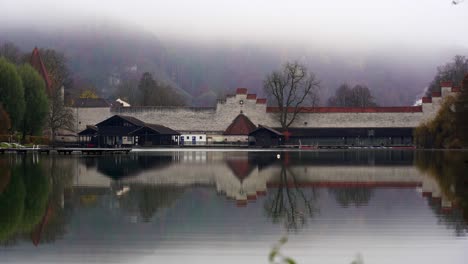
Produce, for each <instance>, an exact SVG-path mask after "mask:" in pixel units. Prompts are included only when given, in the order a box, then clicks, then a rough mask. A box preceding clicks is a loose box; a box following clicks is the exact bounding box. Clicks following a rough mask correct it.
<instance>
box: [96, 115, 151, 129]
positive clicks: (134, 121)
mask: <svg viewBox="0 0 468 264" xmlns="http://www.w3.org/2000/svg"><path fill="white" fill-rule="evenodd" d="M114 118H121V119H123V120H125V121H127V122H129V123H131V124H133V125H135V126H139V127H142V126H145V122H143V121H141V120H140V119H138V118H135V117H132V116H124V115H114V116H111V117H109V118H107V119H106V120H104V121H101V122H99V123H97V124H96V126H97V127H99V125H102V124H103V123H105V122H107V121H109V120H111V119H114Z"/></svg>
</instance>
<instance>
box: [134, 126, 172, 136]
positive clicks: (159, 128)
mask: <svg viewBox="0 0 468 264" xmlns="http://www.w3.org/2000/svg"><path fill="white" fill-rule="evenodd" d="M145 129H148V130H150V131H152V132H154V133H156V134H160V135H180V133H179V132H177V131H175V130H172V129H170V128H168V127H165V126H163V125H158V124H148V123H145V125H144V126H143V127H140V128H137V129H135V130H134V131H132V132H130V133H129V134H138V132H140V131H142V130H145Z"/></svg>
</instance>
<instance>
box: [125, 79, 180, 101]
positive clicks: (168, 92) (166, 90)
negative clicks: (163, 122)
mask: <svg viewBox="0 0 468 264" xmlns="http://www.w3.org/2000/svg"><path fill="white" fill-rule="evenodd" d="M123 85H125V86H124V87H123V89H122V90H121V91H124V90H126V91H127V93H128V94H127V95H123V96H122V97H124V98H136V100H137V101H136V102H132V101H131V100H130V103H131V104H136V105H142V106H183V105H185V100H184V98H183V96H182V95H180V94H179V93H177V92H176V91H175V90H174V88H173V87H171V86H170V85H168V84H165V83H163V82H159V81H157V80H155V79H154V78H153V75H152V74H151V73H149V72H145V73H143V75H142V76H141V78H140V81H139V83H138V92H139V96H136V97H135V96H132V95H131V94H130V93H132V92H135V91H136V89H131V87H128V85H131V83H128V82H125V83H123ZM132 90H133V91H132Z"/></svg>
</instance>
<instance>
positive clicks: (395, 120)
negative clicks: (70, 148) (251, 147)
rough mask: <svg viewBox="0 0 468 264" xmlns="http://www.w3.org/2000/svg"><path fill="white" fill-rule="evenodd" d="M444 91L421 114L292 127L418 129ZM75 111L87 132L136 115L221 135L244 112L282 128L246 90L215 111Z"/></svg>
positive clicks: (307, 116) (342, 116) (332, 118)
mask: <svg viewBox="0 0 468 264" xmlns="http://www.w3.org/2000/svg"><path fill="white" fill-rule="evenodd" d="M441 91H442V92H441V95H436V96H434V97H432V98H431V100H432V101H431V102H424V103H423V104H422V111H420V112H391V111H387V112H378V113H368V112H362V113H352V112H340V113H336V112H328V113H302V114H300V115H298V117H297V119H296V121H295V122H294V123H293V125H292V127H309V128H314V127H327V128H343V127H417V126H418V125H419V124H421V123H422V122H424V121H426V120H428V119H430V118H432V117H434V116H435V114H436V113H437V111H438V109H439V108H440V105H441V102H442V100H443V98H445V97H447V96H452V95H455V94H456V93H454V92H452V87H451V84H450V85H449V84H443V85H442V87H441ZM247 98H249V99H247ZM426 101H428V100H426ZM241 102H242V103H241ZM73 111H74V113H75V116H76V120H77V131H81V130H83V129H85V128H86V125H90V124H92V125H94V124H96V123H98V122H100V121H103V120H104V119H106V118H108V117H110V116H112V115H116V114H119V115H127V116H133V117H136V118H138V119H140V120H142V121H144V122H147V123H155V124H161V125H164V126H168V127H170V128H172V129H174V130H177V131H181V132H207V133H213V134H219V133H221V132H222V131H224V130H225V129H226V128H227V127H228V126H229V125H230V124H231V122H232V121H233V120H234V118H235V117H236V116H237V115H238V114H239V113H241V112H242V113H244V114H245V115H246V116H247V117H249V119H250V120H251V121H252V122H253V123H254V124H256V125H258V124H261V125H266V126H270V127H279V126H280V125H279V122H278V121H277V119H276V114H275V113H271V112H267V105H266V104H265V103H259V102H257V98H256V96H255V95H249V96H247V94H246V90H243V91H242V92H240V93H239V92H238V93H237V94H236V95H234V96H228V97H227V98H226V99H225V100H224V101H222V102H218V103H217V105H216V107H213V108H190V107H116V108H107V107H105V108H74V109H73Z"/></svg>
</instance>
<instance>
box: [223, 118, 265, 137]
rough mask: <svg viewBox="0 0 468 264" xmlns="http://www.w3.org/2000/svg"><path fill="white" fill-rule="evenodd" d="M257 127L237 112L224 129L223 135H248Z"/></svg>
mask: <svg viewBox="0 0 468 264" xmlns="http://www.w3.org/2000/svg"><path fill="white" fill-rule="evenodd" d="M256 128H257V127H256V126H255V125H254V124H253V123H252V121H250V119H249V118H248V117H246V116H245V115H244V114H239V115H238V116H237V117H236V118H234V120H233V121H232V123H231V124H230V125H229V126H228V127H227V128H226V130H225V131H224V133H223V134H224V135H246V136H247V135H248V134H249V133H250V132H252V131H254V130H255V129H256Z"/></svg>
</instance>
